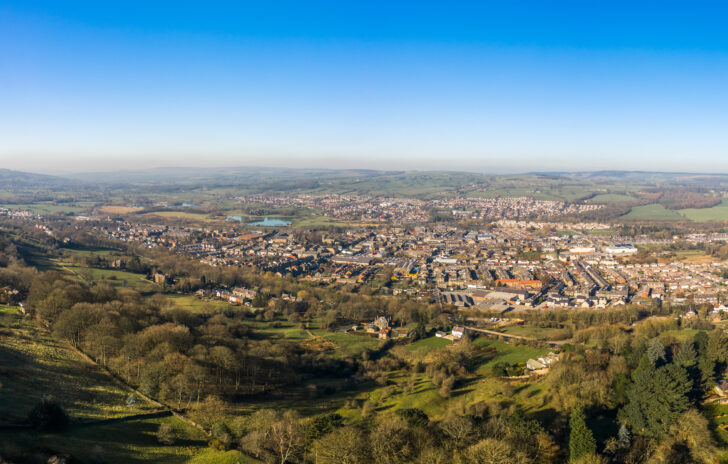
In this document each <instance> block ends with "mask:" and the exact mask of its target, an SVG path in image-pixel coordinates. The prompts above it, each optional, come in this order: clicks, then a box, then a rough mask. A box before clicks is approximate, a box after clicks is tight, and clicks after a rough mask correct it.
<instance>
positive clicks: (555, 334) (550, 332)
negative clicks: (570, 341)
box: [501, 325, 570, 340]
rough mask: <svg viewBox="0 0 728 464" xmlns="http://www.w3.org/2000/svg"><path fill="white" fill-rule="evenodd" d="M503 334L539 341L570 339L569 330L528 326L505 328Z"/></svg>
mask: <svg viewBox="0 0 728 464" xmlns="http://www.w3.org/2000/svg"><path fill="white" fill-rule="evenodd" d="M501 332H504V333H507V334H511V335H520V336H521V337H529V338H535V339H537V340H564V339H566V338H569V335H570V332H569V330H568V329H556V328H550V327H534V326H528V325H525V326H524V325H512V326H508V327H504V328H503V329H502V330H501Z"/></svg>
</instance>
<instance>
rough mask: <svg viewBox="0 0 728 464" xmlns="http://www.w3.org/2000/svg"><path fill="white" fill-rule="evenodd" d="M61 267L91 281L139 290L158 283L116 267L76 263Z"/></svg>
mask: <svg viewBox="0 0 728 464" xmlns="http://www.w3.org/2000/svg"><path fill="white" fill-rule="evenodd" d="M61 267H62V268H63V269H65V270H67V271H69V272H71V273H73V274H74V275H76V276H78V277H79V278H82V279H84V280H86V281H89V282H100V281H103V282H106V283H108V284H110V285H112V286H114V287H129V288H133V289H134V290H137V291H139V292H148V291H151V290H154V288H155V287H156V285H155V284H154V283H152V282H150V281H149V280H147V279H146V277H145V276H144V275H142V274H135V273H133V272H127V271H119V270H115V269H97V268H93V267H81V266H74V265H68V266H67V265H61Z"/></svg>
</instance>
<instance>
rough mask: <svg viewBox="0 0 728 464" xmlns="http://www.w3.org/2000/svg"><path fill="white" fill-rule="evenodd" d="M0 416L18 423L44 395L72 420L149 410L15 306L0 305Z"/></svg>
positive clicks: (118, 415)
mask: <svg viewBox="0 0 728 464" xmlns="http://www.w3.org/2000/svg"><path fill="white" fill-rule="evenodd" d="M0 384H1V385H2V387H0V398H2V401H0V418H2V419H0V421H2V423H18V422H22V421H24V420H25V418H26V417H27V414H28V412H29V411H30V410H31V409H32V408H33V406H34V405H35V404H36V403H37V402H38V401H40V400H41V399H42V398H43V397H44V396H46V395H49V396H52V397H53V398H54V399H55V400H56V401H58V402H59V403H60V404H61V405H62V406H63V407H64V409H65V410H66V411H67V412H68V413H69V415H71V417H72V418H75V419H108V418H114V417H123V416H127V415H130V414H138V413H142V412H149V411H150V410H153V409H154V407H153V406H152V405H150V404H148V403H145V402H144V401H142V400H141V398H139V399H138V403H137V406H135V407H131V408H130V407H128V406H126V398H127V396H128V395H129V391H128V390H127V389H126V388H123V387H121V386H119V385H118V384H116V383H115V382H114V381H113V379H112V378H111V377H110V376H109V375H108V374H106V373H105V372H103V371H102V370H100V369H99V368H97V367H95V366H94V365H93V364H90V363H88V362H86V361H84V360H83V358H81V356H79V355H78V354H77V353H75V352H74V351H73V350H71V349H70V348H69V347H68V346H67V345H65V344H63V343H60V342H57V341H55V340H54V339H53V338H51V336H50V334H49V333H48V332H46V331H43V330H41V329H39V328H38V327H37V325H36V324H35V323H34V322H33V321H31V320H29V319H26V318H23V316H22V315H21V313H20V311H19V310H18V308H14V307H8V306H3V305H0Z"/></svg>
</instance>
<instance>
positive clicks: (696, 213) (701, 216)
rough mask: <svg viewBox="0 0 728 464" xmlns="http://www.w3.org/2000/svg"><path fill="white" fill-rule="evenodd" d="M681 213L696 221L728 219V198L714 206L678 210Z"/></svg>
mask: <svg viewBox="0 0 728 464" xmlns="http://www.w3.org/2000/svg"><path fill="white" fill-rule="evenodd" d="M678 212H679V213H680V214H682V215H683V216H685V217H686V218H688V219H690V220H691V221H695V222H711V221H728V199H726V198H724V199H723V200H722V201H721V202H720V204H718V205H715V206H713V207H712V208H690V209H681V210H678Z"/></svg>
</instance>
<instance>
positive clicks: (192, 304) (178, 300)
mask: <svg viewBox="0 0 728 464" xmlns="http://www.w3.org/2000/svg"><path fill="white" fill-rule="evenodd" d="M165 297H166V298H167V300H168V301H169V302H170V303H171V304H172V305H174V306H175V307H177V308H180V309H184V310H186V311H190V312H193V313H197V314H214V313H219V312H223V311H228V310H235V311H249V310H250V308H248V307H247V306H238V305H234V304H232V303H228V302H227V301H222V300H205V299H202V298H197V297H196V296H193V295H165Z"/></svg>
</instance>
